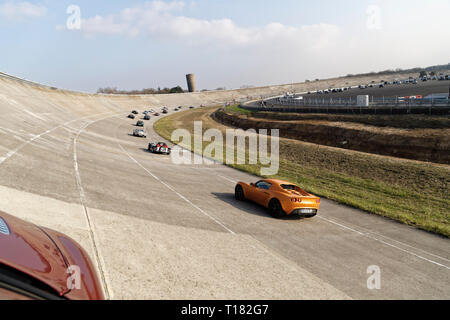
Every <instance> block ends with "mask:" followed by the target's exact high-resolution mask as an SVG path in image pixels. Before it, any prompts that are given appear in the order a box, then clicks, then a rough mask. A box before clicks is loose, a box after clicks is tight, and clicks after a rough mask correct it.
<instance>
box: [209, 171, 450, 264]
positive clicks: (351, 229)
mask: <svg viewBox="0 0 450 320" xmlns="http://www.w3.org/2000/svg"><path fill="white" fill-rule="evenodd" d="M217 176H218V177H220V178H222V179H225V180H227V181H229V182H232V183H236V181H233V180H232V179H229V178H227V177H226V176H223V175H220V174H218V175H217ZM317 218H319V219H322V220H324V221H326V222H328V223H331V224H334V225H336V226H338V227H341V228H343V229H346V230H348V231H351V232H354V233H357V234H359V235H360V236H363V237H366V238H369V239H372V240H375V241H377V242H380V243H382V244H384V245H386V246H389V247H392V248H395V249H397V250H400V251H402V252H405V253H408V254H410V255H413V256H415V257H417V258H419V259H422V260H424V261H427V262H430V263H432V264H435V265H437V266H439V267H442V268H445V269H448V270H450V267H449V266H446V265H444V264H442V263H439V262H436V261H434V260H431V259H428V258H426V257H423V256H421V255H419V254H416V253H414V252H411V251H409V250H406V249H403V248H400V247H398V246H396V245H394V244H392V243H389V242H386V241H384V240H381V239H378V238H376V237H374V236H372V235H370V234H376V235H378V236H381V237H383V238H386V239H388V240H391V241H394V242H397V243H399V244H402V245H404V246H407V247H409V248H412V249H415V250H417V251H421V252H423V253H425V254H427V255H429V256H433V257H435V258H438V259H440V260H444V261H449V260H448V259H446V258H444V257H441V256H438V255H435V254H433V253H430V252H428V251H425V250H423V249H419V248H416V247H414V246H411V245H409V244H406V243H402V242H400V241H397V240H395V239H391V238H389V237H386V236H383V235H381V234H377V233H376V232H373V231H370V230H368V229H365V230H366V231H369V232H368V233H364V232H361V231H358V230H356V229H354V228H351V227H349V226H346V225H344V224H342V223H338V222H336V221H333V220H330V219H327V218H324V217H323V216H317Z"/></svg>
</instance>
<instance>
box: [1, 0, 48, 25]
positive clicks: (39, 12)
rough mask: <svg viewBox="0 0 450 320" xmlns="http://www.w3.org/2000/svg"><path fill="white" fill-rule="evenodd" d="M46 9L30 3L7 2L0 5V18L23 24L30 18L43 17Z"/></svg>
mask: <svg viewBox="0 0 450 320" xmlns="http://www.w3.org/2000/svg"><path fill="white" fill-rule="evenodd" d="M46 14H47V8H46V7H45V6H42V5H35V4H32V3H30V2H15V1H9V2H4V3H2V4H0V17H1V18H2V19H6V20H8V21H15V22H23V21H27V20H29V19H31V18H38V17H43V16H45V15H46Z"/></svg>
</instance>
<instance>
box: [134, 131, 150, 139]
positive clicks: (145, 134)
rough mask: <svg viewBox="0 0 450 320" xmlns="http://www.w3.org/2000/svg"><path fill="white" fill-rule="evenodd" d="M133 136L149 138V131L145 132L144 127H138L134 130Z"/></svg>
mask: <svg viewBox="0 0 450 320" xmlns="http://www.w3.org/2000/svg"><path fill="white" fill-rule="evenodd" d="M133 136H135V137H139V138H147V133H145V131H144V130H142V129H136V130H134V131H133Z"/></svg>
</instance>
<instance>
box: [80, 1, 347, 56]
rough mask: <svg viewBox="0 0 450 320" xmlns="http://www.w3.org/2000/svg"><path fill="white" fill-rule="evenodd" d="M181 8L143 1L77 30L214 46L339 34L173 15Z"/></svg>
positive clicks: (320, 40) (317, 40)
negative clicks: (144, 2)
mask: <svg viewBox="0 0 450 320" xmlns="http://www.w3.org/2000/svg"><path fill="white" fill-rule="evenodd" d="M184 7H185V3H184V2H179V1H174V2H163V1H153V2H147V3H146V4H144V5H142V6H137V7H133V8H127V9H124V10H122V11H121V12H120V13H118V14H111V15H108V16H95V17H91V18H88V19H83V20H82V24H81V31H82V32H83V33H84V34H85V35H87V36H89V37H92V36H95V35H101V34H109V35H125V36H132V37H135V36H138V35H146V36H151V37H155V38H160V39H165V40H167V39H178V40H184V41H186V42H188V43H194V44H205V43H215V44H216V45H218V46H221V45H222V46H254V45H261V44H272V43H283V42H287V43H288V44H292V42H297V43H300V42H302V41H308V44H309V46H310V47H313V48H314V47H315V48H320V47H323V46H324V45H325V44H326V43H327V42H328V41H329V40H330V39H331V38H333V37H335V36H336V35H337V34H339V32H340V31H339V28H338V27H337V26H334V25H329V24H316V25H311V26H303V27H289V26H285V25H283V24H280V23H270V24H267V25H266V26H263V27H249V28H244V27H240V26H238V25H236V24H235V23H234V22H233V21H232V20H230V19H216V20H206V19H196V18H190V17H186V16H183V15H176V14H174V12H175V11H179V10H181V9H183V8H184Z"/></svg>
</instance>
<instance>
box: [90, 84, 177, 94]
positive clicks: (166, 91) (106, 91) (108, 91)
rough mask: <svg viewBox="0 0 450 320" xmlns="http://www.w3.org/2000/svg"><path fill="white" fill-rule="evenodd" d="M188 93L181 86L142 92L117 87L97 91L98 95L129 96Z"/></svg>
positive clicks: (147, 89) (149, 89)
mask: <svg viewBox="0 0 450 320" xmlns="http://www.w3.org/2000/svg"><path fill="white" fill-rule="evenodd" d="M184 92H186V91H184V90H183V88H181V87H180V86H176V87H173V88H163V89H161V88H158V89H153V88H146V89H142V90H119V89H117V88H116V87H112V88H111V87H106V88H100V89H98V90H97V93H101V94H128V95H137V94H172V93H184Z"/></svg>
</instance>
